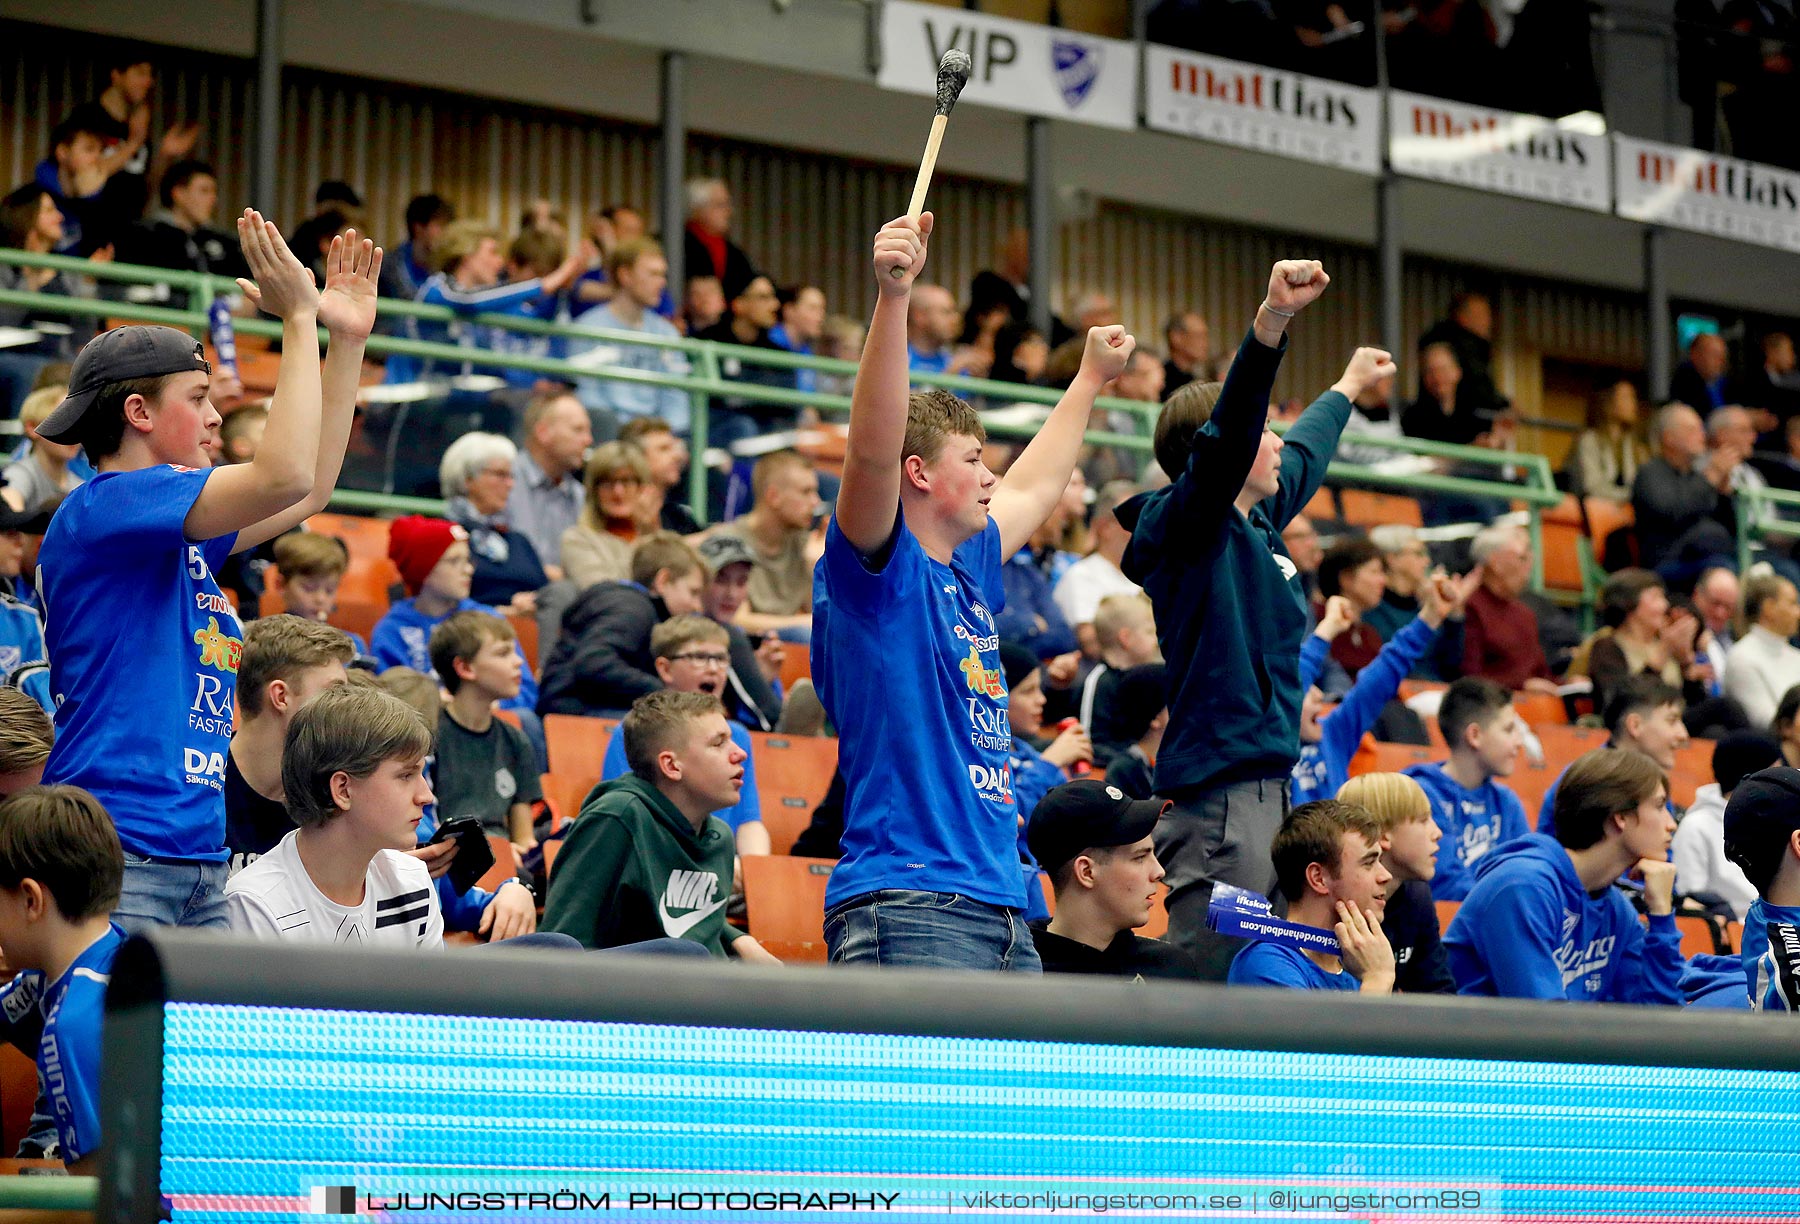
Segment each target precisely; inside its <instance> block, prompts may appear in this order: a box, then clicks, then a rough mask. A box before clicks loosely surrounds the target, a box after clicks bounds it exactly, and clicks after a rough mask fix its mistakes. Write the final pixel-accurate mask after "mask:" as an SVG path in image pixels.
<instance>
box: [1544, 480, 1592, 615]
mask: <svg viewBox="0 0 1800 1224" xmlns="http://www.w3.org/2000/svg"><path fill="white" fill-rule="evenodd" d="M1542 521H1543V557H1544V586H1545V587H1546V588H1548V589H1549V590H1552V591H1569V592H1573V593H1575V594H1581V593H1582V592H1583V591H1585V590H1586V587H1585V585H1584V584H1583V581H1582V578H1583V571H1582V565H1581V539H1582V536H1583V535H1585V534H1586V529H1585V526H1584V524H1583V523H1582V519H1581V504H1580V503H1579V502H1577V501H1576V500H1575V496H1574V495H1573V494H1566V495H1564V497H1563V499H1562V502H1561V504H1559V505H1557V506H1556V507H1554V508H1553V509H1550V510H1546V511H1545V512H1544V516H1543V520H1542Z"/></svg>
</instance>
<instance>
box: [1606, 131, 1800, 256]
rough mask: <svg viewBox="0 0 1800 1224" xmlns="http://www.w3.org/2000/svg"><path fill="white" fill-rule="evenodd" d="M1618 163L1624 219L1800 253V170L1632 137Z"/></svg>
mask: <svg viewBox="0 0 1800 1224" xmlns="http://www.w3.org/2000/svg"><path fill="white" fill-rule="evenodd" d="M1613 165H1614V171H1613V173H1614V176H1615V178H1616V180H1617V183H1616V188H1617V191H1618V197H1619V215H1620V216H1621V217H1629V218H1630V219H1631V220H1633V221H1650V222H1654V223H1656V224H1659V225H1669V226H1674V227H1675V228H1676V229H1685V230H1693V231H1695V232H1696V233H1701V234H1716V235H1718V236H1719V237H1721V238H1735V239H1737V240H1738V241H1740V242H1753V243H1755V244H1756V245H1758V246H1766V247H1776V248H1779V249H1781V250H1784V251H1800V175H1796V174H1790V173H1789V172H1787V171H1786V170H1777V169H1775V168H1774V167H1773V166H1764V165H1759V164H1758V163H1756V162H1747V161H1739V160H1738V159H1737V158H1735V157H1720V156H1717V155H1716V154H1712V153H1701V152H1698V151H1696V150H1694V149H1683V148H1680V147H1678V146H1676V145H1666V144H1654V143H1652V142H1650V141H1647V140H1632V139H1630V138H1629V137H1625V136H1615V137H1613Z"/></svg>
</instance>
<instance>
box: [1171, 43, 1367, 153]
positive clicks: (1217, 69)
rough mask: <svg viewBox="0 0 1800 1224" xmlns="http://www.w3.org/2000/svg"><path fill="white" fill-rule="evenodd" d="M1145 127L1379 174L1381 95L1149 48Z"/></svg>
mask: <svg viewBox="0 0 1800 1224" xmlns="http://www.w3.org/2000/svg"><path fill="white" fill-rule="evenodd" d="M1144 72H1145V77H1144V86H1145V104H1144V106H1145V115H1144V118H1145V122H1146V123H1147V124H1148V125H1149V126H1150V127H1153V128H1156V129H1158V130H1160V131H1164V132H1177V133H1179V134H1181V135H1183V136H1198V137H1200V138H1201V139H1202V140H1213V141H1217V142H1219V143H1220V144H1228V145H1237V146H1238V147H1240V148H1245V149H1260V150H1261V151H1263V152H1265V153H1275V154H1279V155H1280V156H1283V157H1292V158H1297V159H1299V160H1301V161H1309V162H1316V163H1318V164H1319V165H1323V166H1337V167H1339V168H1340V169H1343V170H1353V171H1355V172H1357V173H1359V174H1370V175H1376V174H1380V173H1381V95H1380V94H1379V93H1377V92H1376V91H1375V90H1373V89H1357V88H1356V87H1355V86H1352V85H1340V84H1338V83H1337V82H1336V81H1322V80H1319V79H1318V78H1317V77H1309V76H1301V75H1299V74H1298V73H1293V72H1281V71H1278V70H1276V69H1274V68H1260V67H1257V66H1256V65H1254V64H1240V63H1238V62H1237V61H1235V60H1226V59H1216V58H1214V57H1213V56H1210V55H1195V54H1192V53H1191V52H1187V51H1176V50H1174V49H1173V48H1170V47H1156V46H1152V47H1150V48H1149V50H1148V58H1147V59H1146V60H1145V62H1144Z"/></svg>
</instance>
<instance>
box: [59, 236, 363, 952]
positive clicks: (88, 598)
mask: <svg viewBox="0 0 1800 1224" xmlns="http://www.w3.org/2000/svg"><path fill="white" fill-rule="evenodd" d="M238 237H239V240H240V241H241V242H242V244H243V248H244V254H245V258H246V259H247V260H248V262H249V264H250V268H251V270H252V272H253V273H254V274H255V276H256V283H255V284H251V283H250V282H249V281H243V280H240V281H239V282H238V284H239V286H240V287H241V288H242V289H243V291H244V293H245V295H246V296H247V297H248V298H249V300H250V301H251V302H252V303H254V304H255V305H257V306H260V307H261V308H262V309H263V310H264V311H266V312H268V313H270V314H273V315H276V316H278V317H279V318H280V319H281V321H282V346H283V347H282V362H281V374H280V378H279V380H278V382H277V384H276V387H275V395H274V399H273V401H272V403H271V405H270V408H269V416H268V425H267V428H266V430H265V432H264V435H263V445H262V446H261V447H260V448H258V450H257V453H256V457H255V458H254V459H253V460H251V461H250V462H249V463H240V464H236V465H234V466H231V467H223V468H217V469H211V470H209V469H208V465H207V455H206V449H205V448H206V443H207V441H208V438H209V435H210V433H211V431H213V430H214V429H216V428H217V427H218V424H219V414H218V412H217V410H215V409H214V408H213V406H212V403H211V402H210V401H209V400H208V398H207V389H208V385H209V375H210V367H209V366H208V365H207V363H206V359H205V357H204V356H203V355H202V349H201V347H200V345H199V344H198V343H196V342H195V341H194V339H193V338H192V337H190V336H188V335H187V334H185V333H183V332H179V331H175V330H173V329H172V328H167V327H121V328H117V329H115V330H113V331H109V332H105V333H103V334H102V335H100V336H98V337H96V338H95V339H93V340H91V341H89V342H88V344H87V346H86V347H85V348H83V349H82V350H81V353H80V355H79V356H77V357H76V359H75V366H74V369H73V371H72V372H71V373H70V378H69V397H68V398H67V399H66V400H64V401H63V402H62V404H61V405H59V406H58V407H57V409H56V410H55V411H54V412H52V413H51V414H50V416H49V417H48V418H47V419H46V420H45V421H44V422H43V423H42V424H41V425H39V426H38V433H39V435H40V436H42V437H44V438H47V439H49V440H50V441H52V442H64V443H68V442H79V443H80V444H81V446H82V449H83V450H85V451H86V452H87V454H88V457H89V458H90V459H92V460H93V461H94V465H95V467H96V468H97V469H98V470H99V475H97V476H96V477H95V478H94V479H93V480H90V481H88V482H87V483H86V484H84V485H82V486H81V487H80V488H78V489H76V490H75V491H74V492H73V493H71V494H69V496H68V497H67V498H66V499H65V500H64V501H63V503H62V505H61V506H60V507H59V508H58V509H57V512H56V517H55V518H54V519H53V520H52V521H51V524H50V530H49V532H48V533H47V534H46V535H45V537H44V546H43V549H42V551H41V552H40V553H39V556H38V588H39V590H40V591H42V593H43V596H44V604H45V615H46V624H45V629H44V637H45V641H46V644H47V645H48V647H49V650H50V682H51V688H52V689H53V690H54V692H55V695H56V700H57V709H56V749H55V751H54V752H52V753H51V756H50V763H49V766H48V768H47V769H46V771H45V775H44V776H45V778H46V780H48V781H51V782H66V783H70V784H73V785H77V786H81V787H83V788H84V789H86V790H88V791H89V792H91V793H92V794H93V795H94V796H95V798H97V799H98V800H99V801H100V803H101V804H102V806H103V807H104V808H105V810H106V811H107V812H108V813H110V814H111V816H112V818H113V821H114V822H115V824H116V825H117V826H118V830H119V841H120V843H121V844H122V845H123V847H124V851H125V855H126V870H125V880H124V884H123V887H122V890H121V893H120V897H119V904H118V906H117V908H116V910H115V916H116V917H117V919H118V922H119V925H121V926H122V927H124V928H125V929H126V930H135V929H137V928H139V927H143V926H150V925H158V924H161V925H178V926H213V927H223V926H224V925H225V921H226V919H225V902H224V894H223V889H224V885H225V875H226V862H225V861H226V851H225V805H224V787H225V754H226V749H227V745H228V743H229V741H230V739H231V722H232V699H233V697H234V695H235V691H236V685H237V669H238V661H239V657H240V655H241V654H242V652H243V641H242V635H243V629H242V627H241V626H240V624H239V621H238V617H237V615H236V613H235V612H233V610H232V607H231V604H230V602H229V601H228V600H227V599H226V598H225V595H224V593H223V592H222V591H220V589H219V584H218V582H217V581H216V579H215V577H214V575H215V574H217V573H218V572H219V570H220V568H221V567H222V566H223V565H224V564H225V561H226V558H228V557H229V556H231V554H233V553H234V552H241V551H243V550H244V549H248V548H254V547H256V546H257V545H259V544H262V543H263V542H265V541H267V540H271V539H273V538H274V537H276V536H278V535H280V534H281V533H282V532H284V531H287V530H289V529H290V528H293V527H295V526H297V525H298V524H299V523H300V522H301V521H302V520H304V519H305V518H307V517H308V516H309V515H312V514H316V513H318V512H319V511H321V510H323V509H324V508H325V505H326V502H327V501H328V500H329V498H330V496H331V491H332V488H333V487H334V486H335V485H336V484H337V478H338V472H339V469H340V468H341V467H342V466H343V461H344V448H345V446H346V444H347V443H348V441H349V437H350V424H351V419H352V417H353V415H354V412H355V407H356V389H357V383H358V381H359V379H360V378H361V375H362V355H363V345H364V342H365V341H366V340H367V339H368V336H369V331H370V329H371V328H372V327H373V326H374V322H375V278H376V275H377V274H378V273H379V271H380V268H381V252H380V250H379V249H378V248H376V247H375V246H374V245H373V244H372V243H370V242H368V241H366V240H364V241H360V242H359V241H357V239H356V236H355V234H354V233H353V232H351V233H346V234H345V235H342V236H340V237H338V238H334V239H332V244H331V250H330V252H329V254H328V255H327V257H326V266H327V273H328V275H327V280H326V285H325V289H324V291H323V292H322V293H321V292H320V291H319V289H318V288H317V287H316V286H315V284H314V282H313V277H312V273H311V272H310V271H308V270H307V268H306V267H305V266H304V265H303V264H301V263H300V261H299V260H297V259H295V258H294V256H293V254H292V253H291V252H290V251H289V250H288V249H287V247H286V245H285V244H283V242H282V241H281V236H280V234H278V233H277V232H276V230H275V227H274V226H273V225H272V224H270V223H269V222H267V221H264V220H263V219H262V217H260V216H258V215H257V214H256V213H255V212H251V211H246V212H245V214H244V216H243V217H242V218H240V219H239V221H238ZM321 326H323V327H324V328H325V329H326V330H327V331H328V332H329V334H330V336H331V347H330V351H329V353H328V354H327V356H326V358H325V363H324V370H323V373H322V374H321V371H320V366H319V335H318V328H319V327H321Z"/></svg>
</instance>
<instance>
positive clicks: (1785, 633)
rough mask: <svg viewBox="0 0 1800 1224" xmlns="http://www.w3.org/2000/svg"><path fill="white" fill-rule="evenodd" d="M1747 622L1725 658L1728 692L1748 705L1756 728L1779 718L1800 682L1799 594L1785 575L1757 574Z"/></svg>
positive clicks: (1749, 585)
mask: <svg viewBox="0 0 1800 1224" xmlns="http://www.w3.org/2000/svg"><path fill="white" fill-rule="evenodd" d="M1744 621H1745V623H1746V624H1747V625H1749V630H1748V631H1747V632H1746V633H1745V634H1744V636H1743V638H1742V639H1741V640H1739V641H1738V643H1737V644H1736V645H1735V646H1733V647H1732V648H1731V653H1730V654H1729V655H1727V656H1726V660H1725V692H1726V694H1727V695H1728V696H1730V697H1732V698H1734V699H1735V700H1736V701H1737V702H1738V704H1739V705H1741V706H1743V707H1744V713H1745V715H1747V716H1748V717H1749V719H1750V725H1751V726H1753V727H1768V726H1770V725H1771V724H1772V723H1773V722H1774V720H1775V708H1776V707H1777V706H1778V705H1780V704H1781V696H1782V694H1783V693H1785V692H1787V691H1788V690H1789V689H1790V688H1793V687H1794V685H1796V684H1800V649H1795V647H1794V646H1793V644H1792V642H1791V641H1790V639H1791V638H1793V636H1794V635H1795V634H1796V633H1800V593H1796V591H1795V589H1794V584H1793V583H1791V582H1789V581H1788V580H1787V579H1786V578H1780V577H1777V576H1775V575H1773V574H1766V575H1757V576H1755V577H1753V578H1751V579H1750V580H1749V581H1748V582H1746V583H1744Z"/></svg>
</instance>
